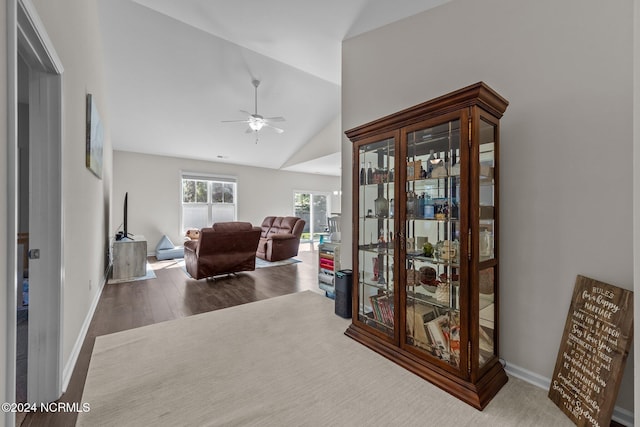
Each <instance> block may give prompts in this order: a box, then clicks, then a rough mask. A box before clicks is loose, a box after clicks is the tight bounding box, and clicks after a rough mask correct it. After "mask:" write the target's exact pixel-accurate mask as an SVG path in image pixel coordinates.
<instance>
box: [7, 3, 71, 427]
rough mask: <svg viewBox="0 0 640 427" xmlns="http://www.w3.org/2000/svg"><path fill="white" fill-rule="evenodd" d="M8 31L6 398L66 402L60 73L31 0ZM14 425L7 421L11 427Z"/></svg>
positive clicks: (10, 19)
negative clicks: (21, 322) (22, 384)
mask: <svg viewBox="0 0 640 427" xmlns="http://www.w3.org/2000/svg"><path fill="white" fill-rule="evenodd" d="M7 28H8V31H7V33H8V48H7V63H8V67H7V74H8V81H9V85H8V96H7V99H8V105H7V108H8V119H9V120H8V123H9V126H8V131H9V132H8V135H9V136H8V141H7V154H8V155H7V160H8V161H7V166H8V168H7V169H8V171H7V172H8V177H9V182H8V192H7V201H8V218H7V221H8V224H7V230H8V233H9V235H10V236H15V238H14V239H13V241H10V242H8V247H7V259H8V261H9V265H8V267H9V268H8V269H9V280H10V282H9V283H14V284H15V285H14V286H10V287H9V298H8V299H7V310H8V312H9V313H16V316H15V317H14V318H13V319H14V320H13V321H12V322H9V325H8V326H9V330H8V334H7V349H8V351H7V352H8V356H9V360H8V361H7V379H9V381H8V382H7V391H8V393H9V395H10V396H11V395H14V396H16V398H20V399H24V396H23V395H22V394H18V393H26V401H28V402H30V403H41V402H51V401H54V400H56V399H57V398H59V397H60V395H61V394H62V380H61V378H62V375H61V374H62V358H61V349H62V339H61V338H62V337H61V329H62V328H61V309H62V306H61V301H62V286H63V279H62V277H63V268H62V267H63V263H62V253H63V247H62V71H63V68H62V65H61V63H60V60H59V59H58V57H57V55H56V53H55V50H54V49H53V46H52V44H51V41H50V39H49V37H48V36H47V34H46V31H45V30H44V27H43V25H42V22H41V21H40V19H39V18H38V16H37V13H36V11H35V8H34V7H33V5H32V4H31V2H30V0H8V1H7ZM45 213H46V214H45ZM25 230H26V231H25ZM26 239H28V242H27V240H26ZM25 254H29V256H28V260H27V259H26V257H25ZM25 276H26V277H25ZM25 278H26V279H28V294H27V295H24V294H23V287H24V284H25V280H24V279H25ZM25 297H27V300H25ZM25 302H26V304H25ZM25 306H26V307H25ZM27 307H28V327H27V334H26V335H27V338H26V345H25V347H26V353H27V355H26V368H27V369H26V392H25V391H24V390H22V389H21V390H20V391H18V390H16V383H17V380H19V378H18V373H17V368H18V366H17V365H18V364H21V362H22V360H20V359H19V356H25V355H24V354H21V353H20V354H19V352H18V350H19V349H18V348H17V344H21V343H22V342H23V341H21V338H19V337H18V322H17V319H18V313H19V311H22V312H24V310H25V308H27ZM20 350H21V351H22V350H24V347H22V348H21V349H20ZM21 369H23V367H22V366H21ZM12 380H13V381H12ZM14 423H15V419H14V418H13V414H11V413H7V414H6V424H7V425H9V426H11V425H14Z"/></svg>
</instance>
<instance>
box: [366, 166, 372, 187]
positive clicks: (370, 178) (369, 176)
mask: <svg viewBox="0 0 640 427" xmlns="http://www.w3.org/2000/svg"><path fill="white" fill-rule="evenodd" d="M367 184H373V169H371V162H369V163H368V164H367Z"/></svg>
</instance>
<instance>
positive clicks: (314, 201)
mask: <svg viewBox="0 0 640 427" xmlns="http://www.w3.org/2000/svg"><path fill="white" fill-rule="evenodd" d="M329 212H331V197H330V195H329V193H325V192H319V191H295V192H294V193H293V214H294V215H295V216H297V217H299V218H302V219H304V220H305V222H306V224H305V226H304V230H302V238H301V239H300V240H301V241H304V242H319V241H320V240H321V239H322V237H323V236H325V235H327V234H328V223H327V220H328V213H329Z"/></svg>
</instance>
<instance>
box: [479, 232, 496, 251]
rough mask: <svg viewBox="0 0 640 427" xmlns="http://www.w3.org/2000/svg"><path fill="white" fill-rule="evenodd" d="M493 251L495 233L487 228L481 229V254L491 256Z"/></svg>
mask: <svg viewBox="0 0 640 427" xmlns="http://www.w3.org/2000/svg"><path fill="white" fill-rule="evenodd" d="M492 251H493V235H492V234H491V232H490V231H489V230H487V229H482V230H480V256H481V257H490V256H491V252H492Z"/></svg>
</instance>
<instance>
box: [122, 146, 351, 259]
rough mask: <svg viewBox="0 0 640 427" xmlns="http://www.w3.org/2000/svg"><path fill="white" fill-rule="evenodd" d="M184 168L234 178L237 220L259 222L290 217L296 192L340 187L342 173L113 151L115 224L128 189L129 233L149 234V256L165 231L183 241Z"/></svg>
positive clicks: (335, 206)
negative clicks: (182, 188) (332, 174)
mask: <svg viewBox="0 0 640 427" xmlns="http://www.w3.org/2000/svg"><path fill="white" fill-rule="evenodd" d="M181 171H186V172H201V173H210V174H222V175H231V176H235V177H236V178H237V183H238V220H239V221H248V222H251V223H252V224H254V225H258V226H259V225H260V224H261V223H262V220H263V219H264V217H265V216H268V215H278V216H285V215H292V214H293V191H294V190H314V191H326V192H330V193H331V192H333V190H339V189H340V178H339V177H333V176H323V175H312V174H303V173H295V172H283V171H278V170H273V169H265V168H253V167H247V166H237V165H230V164H224V163H214V162H207V161H198V160H189V159H180V158H175V157H165V156H154V155H148V154H139V153H130V152H125V151H114V156H113V197H114V199H113V200H114V203H113V209H114V210H113V212H114V214H113V220H112V228H113V229H114V230H115V229H117V228H118V226H119V225H120V224H121V223H122V203H123V202H122V201H123V199H124V194H125V192H128V193H129V196H128V231H129V232H130V233H134V234H142V235H144V236H145V237H146V238H147V251H148V252H149V253H150V254H152V253H153V252H154V251H155V246H156V245H157V243H158V241H159V240H160V238H161V237H162V235H163V234H166V235H167V236H169V238H170V239H171V240H172V241H173V242H174V244H176V245H179V244H182V241H183V240H184V239H183V236H182V233H181V229H180V194H181V193H180V192H181V187H180V173H181ZM332 200H333V201H332V204H333V205H332V212H336V209H338V211H339V209H340V206H339V203H340V199H339V198H337V197H334V196H332Z"/></svg>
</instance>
